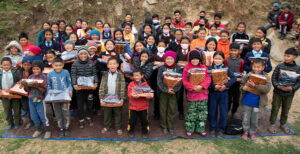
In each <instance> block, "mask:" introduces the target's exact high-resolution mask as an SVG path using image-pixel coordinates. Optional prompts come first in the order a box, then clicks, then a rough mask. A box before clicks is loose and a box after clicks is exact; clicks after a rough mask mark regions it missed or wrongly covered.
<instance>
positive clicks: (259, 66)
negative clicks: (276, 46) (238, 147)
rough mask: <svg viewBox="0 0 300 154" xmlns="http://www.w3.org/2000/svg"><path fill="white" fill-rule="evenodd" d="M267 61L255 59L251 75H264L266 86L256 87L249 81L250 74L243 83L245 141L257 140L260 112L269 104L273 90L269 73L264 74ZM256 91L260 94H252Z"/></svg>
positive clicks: (243, 136)
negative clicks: (269, 93) (269, 96)
mask: <svg viewBox="0 0 300 154" xmlns="http://www.w3.org/2000/svg"><path fill="white" fill-rule="evenodd" d="M265 65H266V61H265V60H262V59H259V58H255V59H254V60H253V62H252V65H251V66H252V71H251V73H253V74H257V75H262V76H264V77H265V78H266V84H264V85H255V83H254V82H253V81H251V80H248V79H249V76H250V74H251V73H248V74H247V75H245V76H244V78H243V80H242V83H241V91H242V97H241V100H242V104H243V123H242V125H243V129H244V134H243V135H242V138H243V139H244V140H247V139H248V136H250V139H251V140H255V138H256V136H255V133H256V131H257V127H258V119H259V116H260V112H261V111H263V110H264V109H265V107H266V105H267V104H268V96H267V94H268V92H269V91H270V89H271V79H270V77H269V76H268V75H267V73H265V72H263V71H264V69H265ZM253 89H255V90H257V91H259V93H260V94H254V93H252V90H253Z"/></svg>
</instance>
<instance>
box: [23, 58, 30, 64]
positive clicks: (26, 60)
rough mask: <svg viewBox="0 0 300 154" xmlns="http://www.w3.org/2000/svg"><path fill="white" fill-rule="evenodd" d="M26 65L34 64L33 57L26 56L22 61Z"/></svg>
mask: <svg viewBox="0 0 300 154" xmlns="http://www.w3.org/2000/svg"><path fill="white" fill-rule="evenodd" d="M24 63H30V64H31V63H32V57H31V56H24V57H23V59H22V64H24Z"/></svg>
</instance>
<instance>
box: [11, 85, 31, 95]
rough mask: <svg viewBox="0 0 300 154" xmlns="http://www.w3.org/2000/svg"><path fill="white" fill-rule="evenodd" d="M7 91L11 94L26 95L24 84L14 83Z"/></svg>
mask: <svg viewBox="0 0 300 154" xmlns="http://www.w3.org/2000/svg"><path fill="white" fill-rule="evenodd" d="M9 92H10V93H12V94H17V95H22V96H28V92H26V91H25V90H24V86H22V85H21V84H20V83H16V84H15V85H14V86H13V87H11V88H10V89H9Z"/></svg>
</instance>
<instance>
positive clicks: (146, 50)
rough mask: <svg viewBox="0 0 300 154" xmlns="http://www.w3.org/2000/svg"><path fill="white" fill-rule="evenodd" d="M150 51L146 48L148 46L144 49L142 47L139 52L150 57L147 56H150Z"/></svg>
mask: <svg viewBox="0 0 300 154" xmlns="http://www.w3.org/2000/svg"><path fill="white" fill-rule="evenodd" d="M150 52H151V51H150V50H149V49H148V48H145V49H143V50H142V51H141V53H140V55H142V54H147V55H148V59H149V58H150V57H149V56H150V54H149V53H150ZM140 59H141V56H140Z"/></svg>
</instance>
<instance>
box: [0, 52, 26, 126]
mask: <svg viewBox="0 0 300 154" xmlns="http://www.w3.org/2000/svg"><path fill="white" fill-rule="evenodd" d="M1 65H2V69H3V70H2V71H1V72H0V90H8V89H10V88H11V87H12V86H13V85H14V84H15V83H16V82H17V80H16V73H15V71H13V70H11V68H12V62H11V59H10V58H9V57H3V59H2V61H1ZM1 100H2V104H3V108H4V113H5V119H6V121H7V123H8V124H7V129H11V128H12V127H13V126H15V128H16V129H17V128H19V125H20V120H21V110H20V105H21V104H20V100H18V99H10V98H1Z"/></svg>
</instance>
